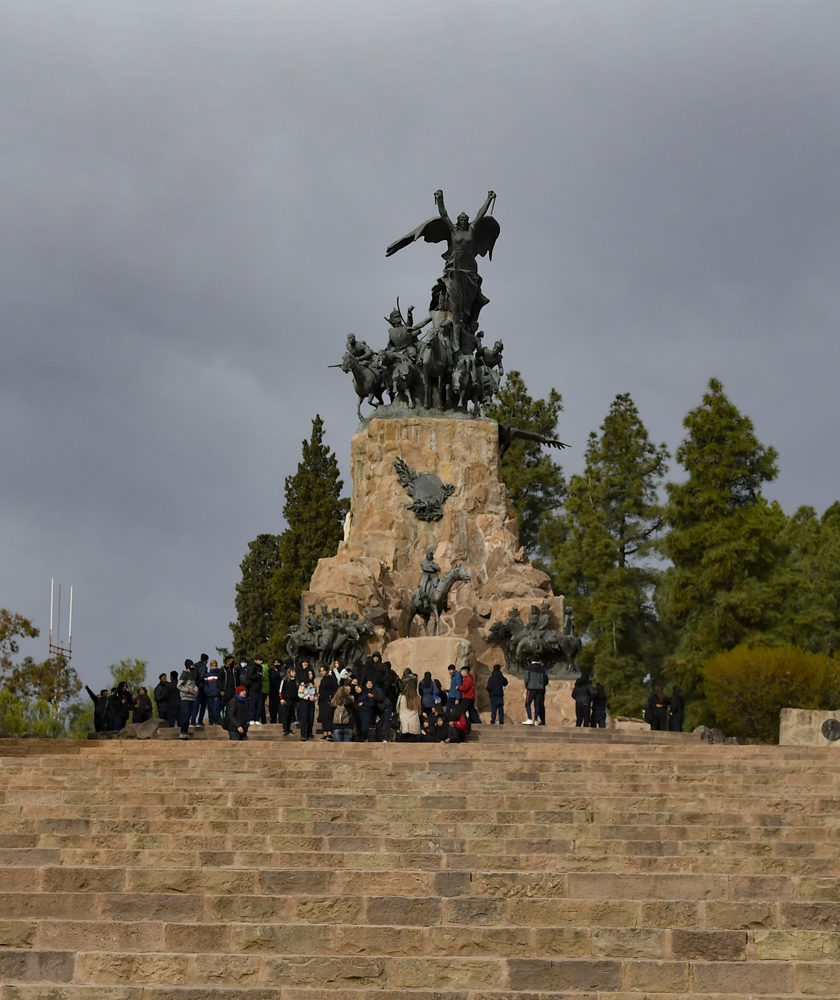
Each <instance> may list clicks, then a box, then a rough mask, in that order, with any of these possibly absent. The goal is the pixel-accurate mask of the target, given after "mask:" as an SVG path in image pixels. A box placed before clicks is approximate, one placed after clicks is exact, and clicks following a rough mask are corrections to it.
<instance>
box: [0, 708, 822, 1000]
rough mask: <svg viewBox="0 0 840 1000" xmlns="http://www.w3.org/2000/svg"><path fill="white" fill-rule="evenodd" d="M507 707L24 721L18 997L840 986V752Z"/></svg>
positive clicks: (310, 997)
mask: <svg viewBox="0 0 840 1000" xmlns="http://www.w3.org/2000/svg"><path fill="white" fill-rule="evenodd" d="M264 728H266V729H267V730H268V729H271V728H272V727H264ZM484 729H485V730H488V734H487V736H486V738H485V733H484V731H482V734H481V737H482V738H481V741H480V742H475V743H473V742H471V743H467V744H462V745H460V746H454V747H450V746H428V745H418V744H388V745H382V744H374V743H370V744H367V745H360V744H335V745H332V744H327V743H307V744H304V745H303V746H301V745H300V742H299V741H298V740H297V739H295V738H292V739H289V740H285V741H284V740H283V739H282V737H281V739H279V740H278V739H276V738H274V739H271V738H269V736H268V735H267V736H260V738H259V739H255V740H254V741H253V742H250V743H247V744H235V743H229V742H226V741H225V742H223V741H221V740H218V739H216V738H214V737H213V735H212V734H209V738H207V739H201V740H195V741H190V742H188V743H183V742H178V741H174V742H170V741H168V740H165V739H161V740H153V741H147V742H137V741H132V742H104V743H90V744H81V745H80V744H78V743H71V742H67V743H64V744H62V743H59V742H58V741H55V742H51V743H50V744H47V743H46V742H42V741H35V740H31V741H23V740H21V741H8V742H6V741H0V757H2V760H0V983H2V986H0V1000H105V998H108V1000H199V998H200V1000H245V998H248V1000H374V998H381V1000H513V998H514V997H517V998H521V1000H564V998H565V1000H573V998H574V1000H631V998H632V1000H643V998H649V1000H676V998H677V997H679V998H696V1000H699V998H701V997H702V998H704V1000H737V998H742V1000H746V998H748V997H749V998H753V997H754V998H759V997H760V998H764V1000H771V998H772V1000H780V998H792V997H801V998H804V997H809V998H813V997H831V998H837V997H838V996H840V934H838V930H840V767H838V760H840V758H838V756H837V752H836V750H835V749H834V748H830V749H796V750H785V749H781V748H778V747H752V746H750V747H746V746H709V745H707V744H704V743H702V742H699V741H697V740H696V739H693V738H691V737H685V738H683V739H674V738H672V737H671V736H670V735H668V734H663V737H662V739H660V740H656V739H653V738H651V734H645V735H646V737H647V739H646V740H645V741H640V740H639V739H638V736H639V734H629V735H630V736H633V737H635V739H630V740H629V742H628V741H626V740H625V741H624V742H618V741H616V740H615V739H614V738H611V737H608V736H607V735H606V734H605V733H598V732H594V733H587V734H585V735H581V734H577V735H574V736H566V737H563V736H562V735H560V731H559V730H557V731H555V734H554V737H553V738H552V735H551V730H550V729H549V730H545V731H543V732H534V731H531V730H530V729H529V728H528V727H519V728H518V729H517V728H515V727H510V730H509V731H508V727H505V729H504V730H495V731H494V732H493V735H492V738H491V737H490V736H489V727H484ZM624 735H625V736H627V735H628V734H624Z"/></svg>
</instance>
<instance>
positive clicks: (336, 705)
mask: <svg viewBox="0 0 840 1000" xmlns="http://www.w3.org/2000/svg"><path fill="white" fill-rule="evenodd" d="M349 697H350V688H349V687H347V686H346V685H344V684H341V685H340V686H339V688H338V690H337V691H336V693H335V694H334V695H333V699H332V707H333V738H332V739H333V743H352V742H353V719H352V716H351V715H350V712H349V710H348V708H347V699H348V698H349Z"/></svg>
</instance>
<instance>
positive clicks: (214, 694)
mask: <svg viewBox="0 0 840 1000" xmlns="http://www.w3.org/2000/svg"><path fill="white" fill-rule="evenodd" d="M202 687H203V689H204V698H205V701H206V702H207V714H208V720H207V724H208V725H210V726H220V725H221V723H222V719H221V715H222V690H223V679H222V672H221V671H220V670H219V664H218V662H217V661H216V660H211V661H210V665H209V666H208V667H207V670H206V671H205V673H204V683H203V685H202Z"/></svg>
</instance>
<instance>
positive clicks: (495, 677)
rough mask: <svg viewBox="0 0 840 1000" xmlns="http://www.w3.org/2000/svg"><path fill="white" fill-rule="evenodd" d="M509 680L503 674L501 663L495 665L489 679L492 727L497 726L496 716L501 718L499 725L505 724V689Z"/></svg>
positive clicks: (488, 690) (488, 688) (488, 689)
mask: <svg viewBox="0 0 840 1000" xmlns="http://www.w3.org/2000/svg"><path fill="white" fill-rule="evenodd" d="M507 685H508V679H507V677H505V675H504V674H503V673H502V665H501V663H494V664H493V671H492V673H491V674H490V676H489V677H488V678H487V693H488V694H489V695H490V725H491V726H495V725H496V716H497V715H498V717H499V725H500V726H503V725H504V724H505V688H506V687H507Z"/></svg>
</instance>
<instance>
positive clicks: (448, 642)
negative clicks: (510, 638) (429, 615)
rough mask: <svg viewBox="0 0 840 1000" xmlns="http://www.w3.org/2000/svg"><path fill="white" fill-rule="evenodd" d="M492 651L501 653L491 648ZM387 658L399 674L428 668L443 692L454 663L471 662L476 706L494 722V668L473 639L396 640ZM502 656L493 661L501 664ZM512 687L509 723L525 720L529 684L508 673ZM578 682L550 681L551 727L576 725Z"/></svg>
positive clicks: (420, 673) (548, 709)
mask: <svg viewBox="0 0 840 1000" xmlns="http://www.w3.org/2000/svg"><path fill="white" fill-rule="evenodd" d="M491 652H492V653H498V652H499V651H498V650H496V649H491ZM383 655H384V657H385V659H387V660H389V661H390V663H391V667H392V668H393V669H394V670H395V671H396V673H397V675H398V676H399V677H402V674H403V671H404V670H405V669H406V667H408V668H409V669H410V670H411V671H412V672H413V673H415V674H416V675H417V677H418V679H420V678H422V677H423V674H424V673H425V672H426V671H427V670H428V671H429V673H431V675H432V677H433V678H434V679H435V680H438V681H440V682H441V684H442V685H443V693H444V694H446V693H447V692H448V691H449V671H448V670H447V669H446V668H447V667H448V666H449V664H450V663H454V664H455V666H456V667H458V668H460V667H462V666H464V664H466V663H469V664H470V666H471V667H472V669H473V672H474V675H475V688H476V700H475V705H476V709H477V710H478V712H480V713H481V717H482V721H483V722H485V723H488V722H489V721H490V699H489V696H488V694H487V678H488V677H489V676H490V669H491V667H488V666H487V665H485V664H484V663H481V662H479V661H477V660H476V658H475V656H474V655H473V650H472V648H471V647H470V644H469V642H467V641H466V640H465V639H456V638H452V637H450V636H423V637H417V638H411V639H395V640H394V641H393V642H390V643H388V646H387V649H386V650H385V652H384V654H383ZM500 660H501V657H497V659H495V660H493V662H494V663H498V662H499V661H500ZM505 676H506V677H507V679H508V686H507V687H506V688H505V722H506V723H508V722H510V723H513V724H517V723H521V722H523V721H524V719H525V718H526V716H525V684H524V683H523V681H522V680H521V679H520V678H519V677H512V676H511V675H510V674H506V675H505ZM573 684H574V681H555V680H552V681H550V682H549V686H548V690H547V691H546V697H545V710H546V723H547V724H548V725H549V726H574V724H575V703H574V701H573V700H572V693H571V692H572V685H573Z"/></svg>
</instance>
